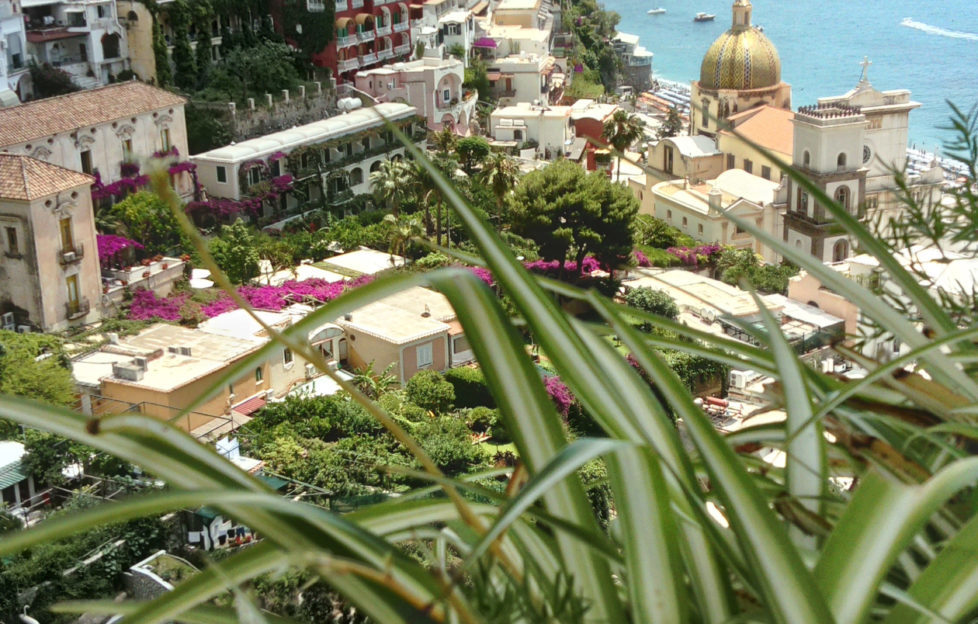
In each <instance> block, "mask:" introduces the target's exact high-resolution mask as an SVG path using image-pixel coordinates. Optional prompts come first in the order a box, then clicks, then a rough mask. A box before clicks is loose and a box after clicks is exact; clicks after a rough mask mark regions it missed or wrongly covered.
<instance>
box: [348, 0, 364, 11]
mask: <svg viewBox="0 0 978 624" xmlns="http://www.w3.org/2000/svg"><path fill="white" fill-rule="evenodd" d="M362 7H363V0H350V8H351V9H359V8H362Z"/></svg>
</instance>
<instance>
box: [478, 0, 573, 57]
mask: <svg viewBox="0 0 978 624" xmlns="http://www.w3.org/2000/svg"><path fill="white" fill-rule="evenodd" d="M555 21H556V19H555V12H554V5H553V2H552V1H551V0H500V1H499V2H498V3H496V4H495V6H492V5H490V11H489V19H488V24H487V25H486V30H487V35H488V36H489V37H490V38H492V39H493V40H494V41H495V42H496V44H497V47H496V49H495V55H496V56H497V57H502V56H508V55H511V54H519V53H520V52H525V53H527V54H536V55H539V56H547V55H549V54H550V49H551V44H552V42H553V30H554V22H555Z"/></svg>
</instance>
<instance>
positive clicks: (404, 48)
mask: <svg viewBox="0 0 978 624" xmlns="http://www.w3.org/2000/svg"><path fill="white" fill-rule="evenodd" d="M409 52H411V44H410V43H402V44H401V45H396V46H394V56H401V55H404V54H408V53H409Z"/></svg>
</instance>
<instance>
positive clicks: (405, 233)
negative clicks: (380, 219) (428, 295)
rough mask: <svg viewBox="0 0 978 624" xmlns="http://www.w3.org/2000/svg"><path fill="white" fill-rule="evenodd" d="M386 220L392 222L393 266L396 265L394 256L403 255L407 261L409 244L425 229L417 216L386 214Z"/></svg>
mask: <svg viewBox="0 0 978 624" xmlns="http://www.w3.org/2000/svg"><path fill="white" fill-rule="evenodd" d="M384 221H386V222H387V223H390V224H391V226H392V228H391V235H390V254H391V266H394V256H402V257H404V258H405V262H406V261H407V260H406V259H407V245H408V243H409V242H411V239H412V238H417V237H419V236H421V234H422V233H423V232H424V230H423V229H422V227H421V223H419V222H418V220H417V219H416V218H415V217H413V216H412V217H395V216H394V215H392V214H389V215H386V216H385V217H384Z"/></svg>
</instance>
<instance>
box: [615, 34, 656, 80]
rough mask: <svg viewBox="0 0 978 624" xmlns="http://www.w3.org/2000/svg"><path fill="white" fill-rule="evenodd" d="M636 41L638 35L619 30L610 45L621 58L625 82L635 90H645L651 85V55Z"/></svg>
mask: <svg viewBox="0 0 978 624" xmlns="http://www.w3.org/2000/svg"><path fill="white" fill-rule="evenodd" d="M638 41H639V38H638V35H631V34H629V33H623V32H619V33H615V36H614V38H613V39H612V40H611V45H612V46H614V48H615V52H616V53H617V54H618V58H620V59H621V64H622V70H623V73H624V77H625V84H627V85H629V86H631V87H632V88H634V89H635V90H636V91H647V90H648V89H649V88H650V87H651V86H652V56H653V55H652V53H651V52H649V51H648V50H647V49H645V48H644V47H642V46H641V45H639V43H638Z"/></svg>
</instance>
